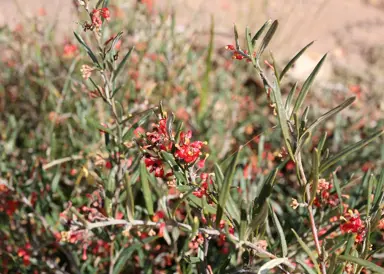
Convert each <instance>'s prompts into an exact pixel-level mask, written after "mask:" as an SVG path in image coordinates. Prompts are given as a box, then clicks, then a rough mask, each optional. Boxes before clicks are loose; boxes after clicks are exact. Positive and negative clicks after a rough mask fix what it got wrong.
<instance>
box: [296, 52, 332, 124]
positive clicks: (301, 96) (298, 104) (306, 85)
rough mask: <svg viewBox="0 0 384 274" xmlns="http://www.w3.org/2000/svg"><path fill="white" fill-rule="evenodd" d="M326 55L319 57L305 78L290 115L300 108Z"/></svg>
mask: <svg viewBox="0 0 384 274" xmlns="http://www.w3.org/2000/svg"><path fill="white" fill-rule="evenodd" d="M326 57H327V54H325V55H324V56H323V58H321V60H320V61H319V63H318V64H317V65H316V67H315V68H314V69H313V71H312V73H311V74H310V75H309V76H308V78H307V80H305V82H304V84H303V87H302V88H301V91H300V93H299V96H298V97H297V99H296V102H295V106H294V107H293V111H292V114H291V116H292V115H293V114H295V113H296V112H297V111H298V110H299V109H300V107H301V105H302V104H303V103H304V99H305V97H306V96H307V94H308V92H309V89H310V88H311V86H312V84H313V81H314V80H315V78H316V75H317V73H318V72H319V70H320V68H321V67H322V65H323V63H324V61H325V58H326ZM291 118H292V117H291Z"/></svg>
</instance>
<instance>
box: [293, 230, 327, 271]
mask: <svg viewBox="0 0 384 274" xmlns="http://www.w3.org/2000/svg"><path fill="white" fill-rule="evenodd" d="M292 232H293V233H294V234H295V236H296V239H297V241H298V242H299V244H300V245H301V247H302V248H303V249H304V251H305V252H306V253H307V255H308V256H309V258H310V259H311V261H312V263H313V265H314V266H315V268H316V271H317V273H319V274H321V271H320V267H319V264H318V263H317V260H316V256H315V254H314V253H313V252H312V251H311V249H310V248H309V246H308V245H307V244H306V243H304V241H303V240H302V239H301V238H300V236H299V235H297V233H296V231H295V230H293V229H292Z"/></svg>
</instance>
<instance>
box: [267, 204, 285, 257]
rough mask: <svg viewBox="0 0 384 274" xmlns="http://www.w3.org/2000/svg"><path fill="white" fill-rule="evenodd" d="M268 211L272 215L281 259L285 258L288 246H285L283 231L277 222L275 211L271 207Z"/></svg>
mask: <svg viewBox="0 0 384 274" xmlns="http://www.w3.org/2000/svg"><path fill="white" fill-rule="evenodd" d="M269 210H270V211H271V213H272V219H273V223H274V224H275V227H276V229H277V232H278V233H279V237H280V243H281V251H282V255H283V257H287V255H288V246H287V240H286V239H285V233H284V230H283V228H282V226H281V224H280V222H279V218H277V215H276V213H275V211H273V209H272V207H270V208H269Z"/></svg>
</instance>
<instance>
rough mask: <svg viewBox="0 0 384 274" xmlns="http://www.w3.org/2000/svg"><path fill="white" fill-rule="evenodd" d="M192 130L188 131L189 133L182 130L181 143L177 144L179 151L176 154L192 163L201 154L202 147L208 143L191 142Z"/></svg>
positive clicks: (186, 161)
mask: <svg viewBox="0 0 384 274" xmlns="http://www.w3.org/2000/svg"><path fill="white" fill-rule="evenodd" d="M191 137H192V132H191V131H188V133H187V134H185V133H184V132H182V133H181V134H180V143H179V144H178V145H176V148H177V151H176V153H175V156H176V157H177V158H180V159H182V160H184V162H185V163H187V164H190V163H193V162H195V161H196V160H197V159H198V158H199V157H200V155H201V149H202V147H203V145H205V144H206V143H204V142H201V141H195V142H192V143H191V142H190V139H191Z"/></svg>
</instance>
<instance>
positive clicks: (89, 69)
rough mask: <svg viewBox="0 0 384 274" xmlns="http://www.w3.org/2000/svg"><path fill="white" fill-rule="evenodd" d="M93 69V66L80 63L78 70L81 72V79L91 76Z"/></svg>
mask: <svg viewBox="0 0 384 274" xmlns="http://www.w3.org/2000/svg"><path fill="white" fill-rule="evenodd" d="M93 70H94V68H93V67H90V66H88V65H82V66H81V69H80V71H81V73H82V77H83V79H84V80H88V79H89V77H91V75H92V71H93Z"/></svg>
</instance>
